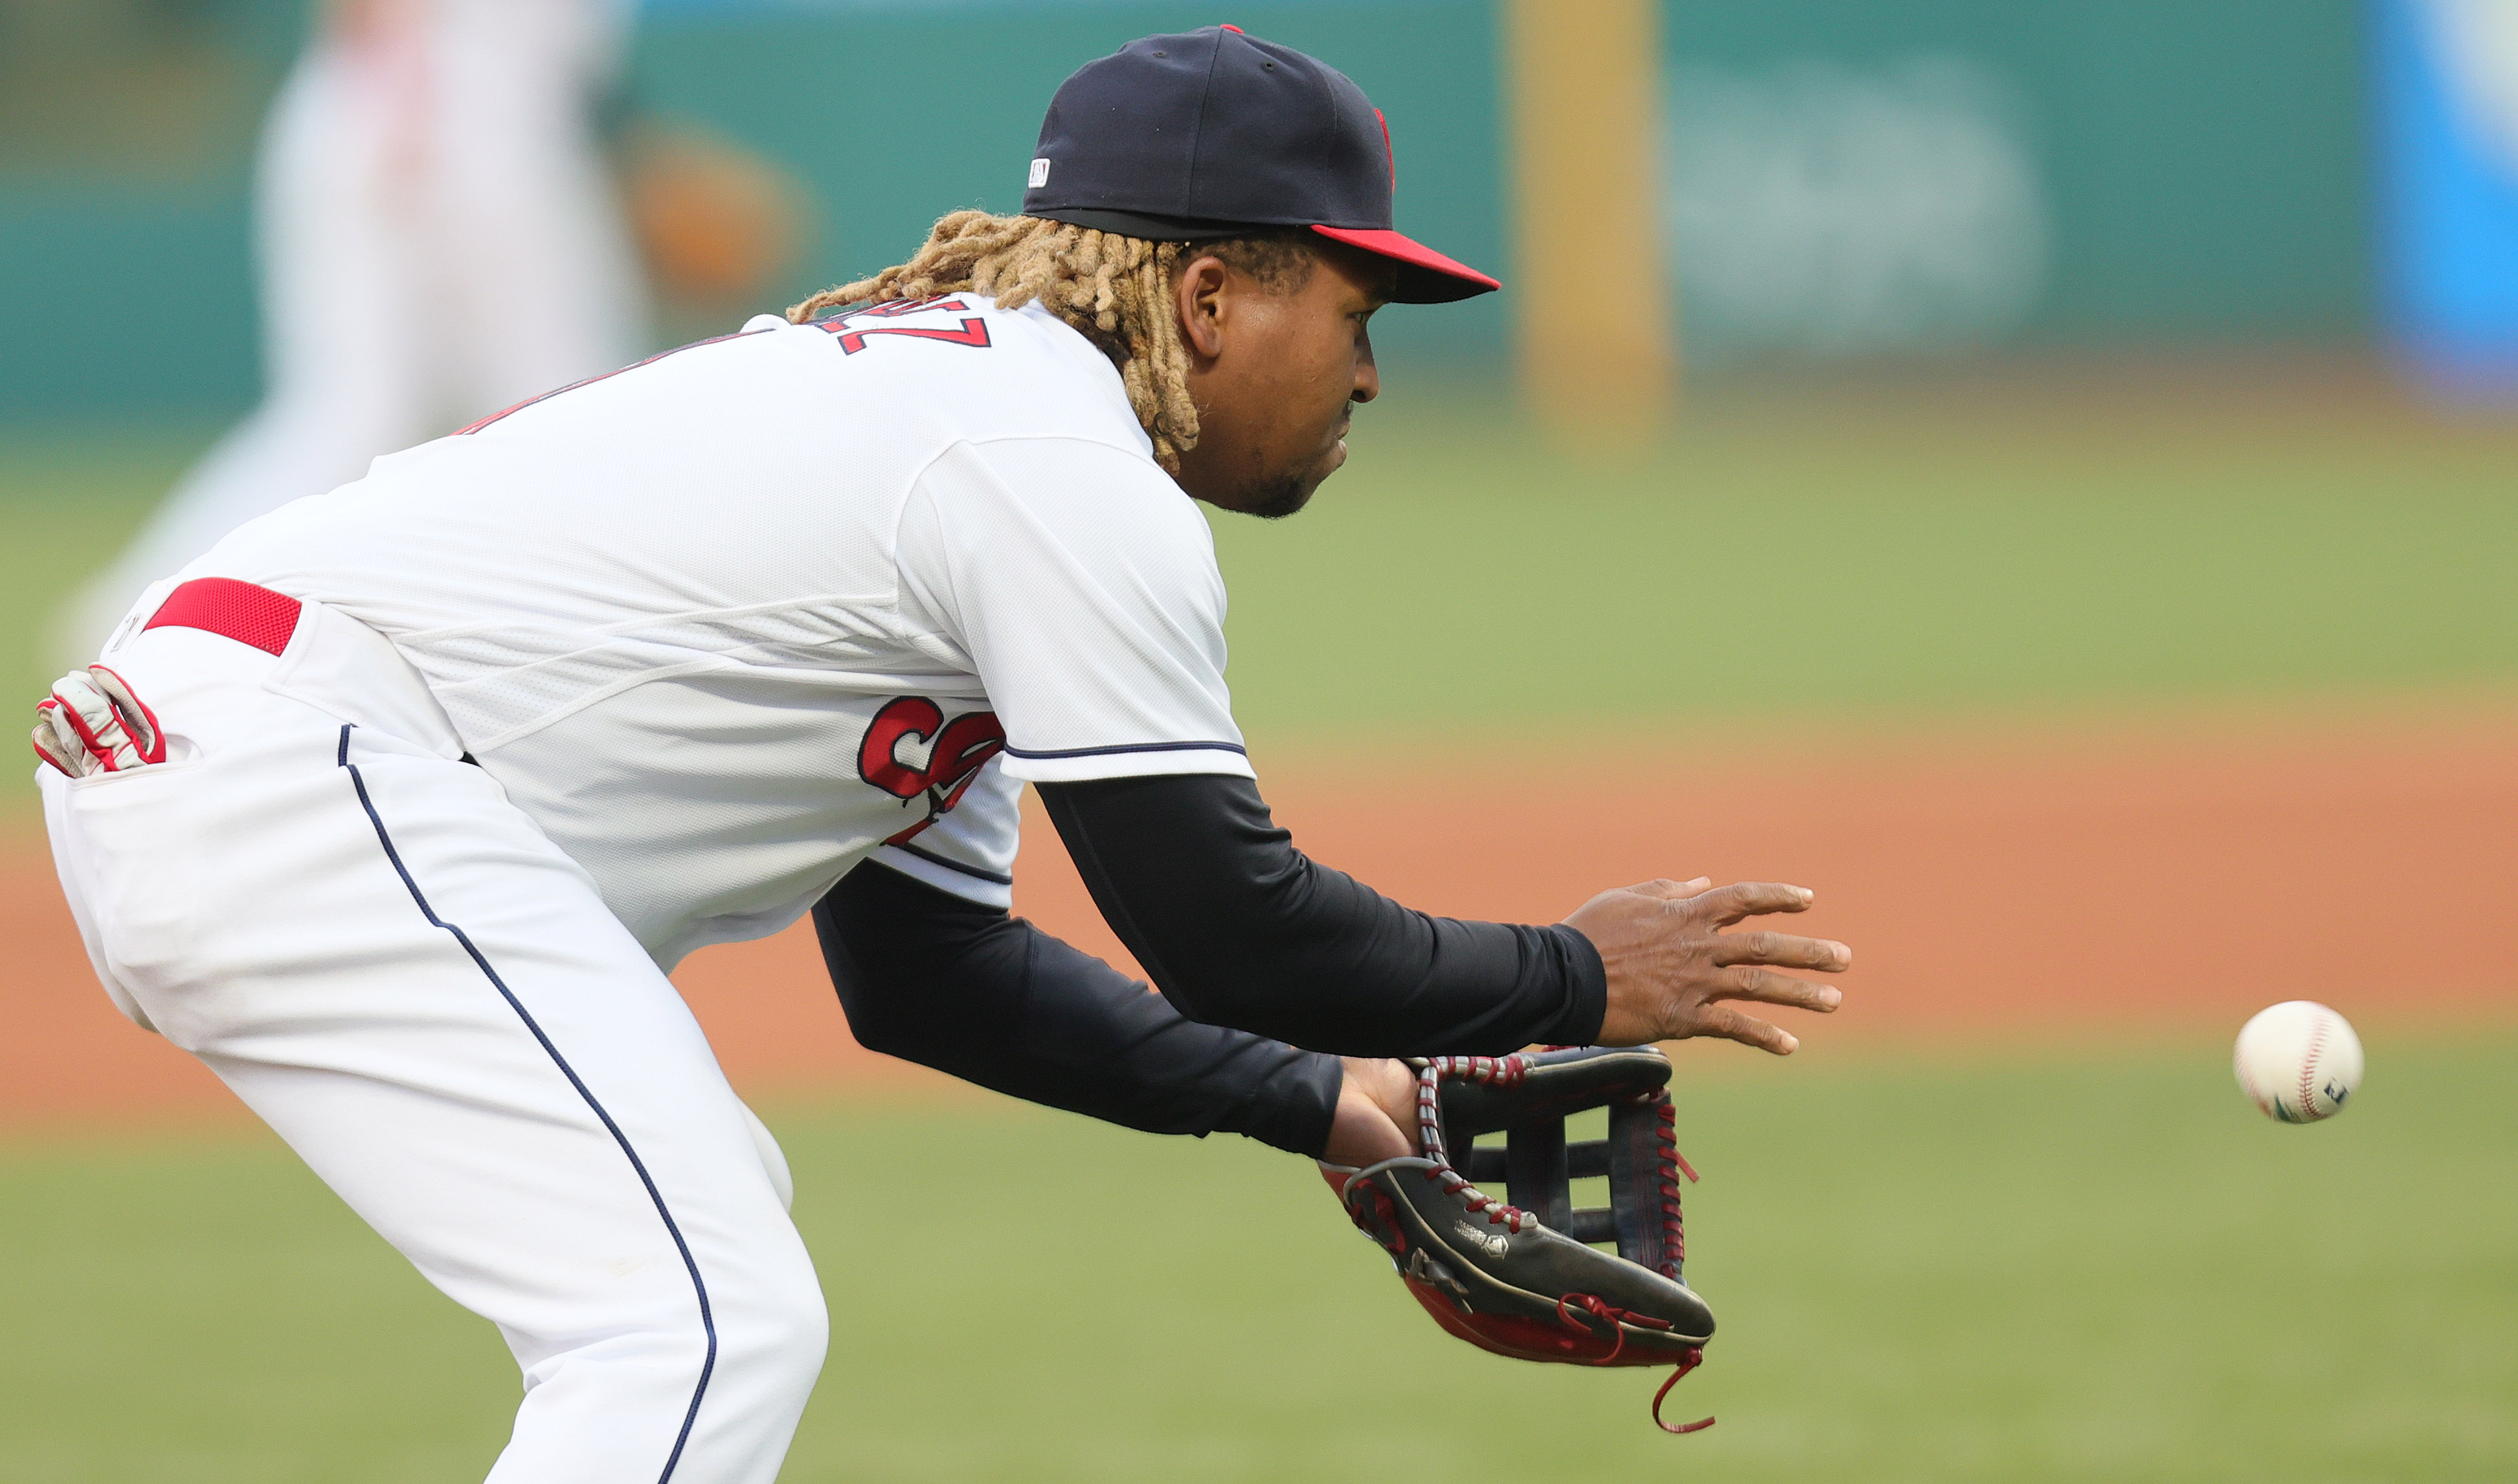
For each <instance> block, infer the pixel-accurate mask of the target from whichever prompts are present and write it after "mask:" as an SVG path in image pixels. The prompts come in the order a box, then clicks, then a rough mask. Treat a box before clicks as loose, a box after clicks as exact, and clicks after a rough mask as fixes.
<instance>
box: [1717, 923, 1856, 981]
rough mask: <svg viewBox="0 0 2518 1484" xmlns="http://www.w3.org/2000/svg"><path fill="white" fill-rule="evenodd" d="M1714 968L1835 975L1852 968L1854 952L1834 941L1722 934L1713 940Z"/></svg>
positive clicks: (1782, 935) (1770, 934)
mask: <svg viewBox="0 0 2518 1484" xmlns="http://www.w3.org/2000/svg"><path fill="white" fill-rule="evenodd" d="M1712 957H1713V961H1714V962H1715V963H1717V964H1772V965H1773V966H1775V967H1776V968H1778V969H1816V970H1818V971H1819V972H1821V973H1823V974H1834V973H1836V972H1837V971H1838V970H1841V969H1847V968H1850V967H1852V964H1853V950H1852V949H1851V948H1848V947H1846V946H1845V944H1843V943H1841V942H1837V941H1836V940H1834V939H1833V938H1795V937H1793V936H1791V935H1790V934H1787V933H1764V932H1759V933H1724V934H1722V935H1720V936H1718V937H1716V938H1715V939H1714V952H1713V955H1712Z"/></svg>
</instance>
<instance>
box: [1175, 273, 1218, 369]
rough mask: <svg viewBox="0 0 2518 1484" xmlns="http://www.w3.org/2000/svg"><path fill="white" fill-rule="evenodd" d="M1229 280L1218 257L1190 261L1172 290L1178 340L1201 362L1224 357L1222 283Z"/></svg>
mask: <svg viewBox="0 0 2518 1484" xmlns="http://www.w3.org/2000/svg"><path fill="white" fill-rule="evenodd" d="M1231 277H1232V274H1231V272H1230V271H1229V270H1228V269H1227V268H1226V267H1225V266H1224V260H1223V259H1222V258H1219V257H1199V258H1194V259H1192V260H1191V261H1190V263H1189V265H1188V266H1187V267H1185V268H1183V269H1182V270H1181V274H1180V283H1179V284H1178V286H1177V287H1176V288H1175V289H1174V290H1173V307H1174V310H1175V312H1177V313H1178V314H1179V316H1180V324H1181V339H1182V340H1183V341H1184V342H1185V343H1186V344H1187V345H1188V346H1189V351H1190V354H1191V355H1193V356H1195V357H1196V358H1198V359H1199V360H1201V361H1212V360H1214V359H1215V358H1216V357H1218V356H1220V355H1222V354H1224V317H1225V308H1226V284H1227V283H1228V282H1229V281H1230V279H1231Z"/></svg>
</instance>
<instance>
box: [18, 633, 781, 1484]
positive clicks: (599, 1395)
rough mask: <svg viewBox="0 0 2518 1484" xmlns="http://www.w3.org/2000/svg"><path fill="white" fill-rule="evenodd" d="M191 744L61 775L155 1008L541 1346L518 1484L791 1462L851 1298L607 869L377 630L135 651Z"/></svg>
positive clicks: (148, 641) (702, 1475)
mask: <svg viewBox="0 0 2518 1484" xmlns="http://www.w3.org/2000/svg"><path fill="white" fill-rule="evenodd" d="M109 663H111V664H112V666H113V667H114V669H115V670H116V672H117V673H119V674H120V675H121V676H123V677H125V678H126V679H127V680H128V681H129V682H130V684H131V686H132V687H133V688H134V689H135V690H136V691H137V692H138V693H139V694H140V695H141V696H142V697H143V698H144V699H146V700H147V702H148V703H149V704H150V705H151V706H152V708H154V710H155V712H156V715H157V717H158V719H159V720H160V722H161V723H162V724H163V726H164V728H165V730H166V731H167V733H168V735H169V755H168V761H167V762H165V763H163V764H156V765H153V766H150V767H146V768H140V769H135V770H131V771H125V772H118V773H100V774H97V775H95V776H91V777H86V778H80V779H75V780H73V779H69V778H65V777H64V776H62V775H61V774H59V773H57V772H55V771H53V770H52V769H50V768H45V769H43V791H44V803H45V817H46V822H47V824H48V825H49V827H50V830H51V834H52V841H53V850H54V856H55V860H56V862H57V864H58V865H59V867H60V871H61V878H62V885H63V889H64V891H65V892H66V893H67V895H68V896H69V900H70V905H71V907H72V910H73V912H74V913H75V915H76V917H77V920H78V924H79V930H80V932H81V934H82V936H83V937H84V938H85V939H86V942H87V947H88V951H89V954H90V956H91V958H92V959H93V960H94V961H95V964H96V969H97V973H98V975H99V977H100V978H101V979H103V981H104V982H105V984H106V987H107V989H108V991H109V993H110V994H111V995H112V996H113V999H114V1001H115V1003H116V1004H117V1005H118V1006H119V1007H121V1009H122V1010H123V1012H124V1013H125V1014H127V1015H129V1016H131V1017H132V1018H133V1019H134V1020H136V1021H138V1022H139V1023H140V1024H142V1025H144V1026H150V1027H152V1028H154V1029H156V1030H158V1031H160V1032H162V1033H163V1034H164V1035H165V1036H166V1037H167V1038H168V1039H169V1040H171V1041H173V1042H175V1044H177V1045H179V1046H182V1047H183V1048H185V1049H186V1050H188V1051H190V1052H192V1053H193V1054H195V1056H198V1057H199V1058H200V1059H201V1060H202V1061H203V1062H205V1063H207V1064H208V1065H209V1067H210V1068H211V1069H212V1070H214V1071H216V1072H217V1073H218V1075H219V1076H220V1077H221V1078H222V1079H224V1080H225V1081H226V1083H227V1084H228V1086H229V1087H231V1088H233V1089H234V1090H235V1091H236V1093H237V1095H238V1096H239V1097H240V1098H242V1099H243V1100H244V1101H245V1102H246V1103H247V1104H248V1105H250V1106H251V1107H252V1109H253V1110H254V1112H255V1113H259V1114H260V1115H261V1116H262V1117H263V1118H264V1119H265V1120H266V1121H267V1122H269V1123H270V1124H271V1126H272V1127H273V1128H274V1129H276V1130H277V1131H278V1132H279V1133H280V1135H281V1137H282V1138H283V1139H285V1140H286V1141H287V1142H288V1144H289V1146H290V1147H291V1148H293V1149H294V1150H296V1151H297V1153H298V1154H299V1155H300V1156H302V1157H304V1158H305V1160H306V1162H307V1163H308V1164H309V1165H311V1166H313V1168H314V1170H315V1172H316V1173H317V1174H318V1175H320V1176H322V1177H323V1179H324V1180H325V1182H326V1184H328V1185H330V1186H331V1188H332V1189H333V1190H334V1191H336V1192H338V1193H339V1194H340V1196H341V1198H342V1199H343V1200H347V1201H348V1202H349V1203H350V1205H351V1206H352V1207H353V1208H354V1209H355V1210H357V1211H358V1213H359V1214H360V1215H361V1216H363V1217H365V1218H366V1219H367V1221H368V1222H369V1224H370V1225H372V1226H373V1227H374V1228H375V1229H376V1230H377V1231H378V1232H379V1233H381V1234H382V1235H383V1236H384V1237H385V1239H386V1240H387V1241H388V1242H391V1243H392V1244H394V1246H395V1247H396V1248H398V1249H399V1250H401V1252H402V1253H403V1254H404V1255H405V1256H407V1257H409V1258H410V1259H411V1261H412V1263H413V1264H414V1265H416V1266H417V1267H418V1268H419V1270H420V1271H421V1272H422V1273H424V1274H426V1275H427V1277H428V1279H429V1281H430V1282H432V1283H434V1284H436V1285H437V1287H438V1288H441V1289H443V1290H444V1291H445V1292H446V1293H447V1294H448V1295H449V1296H451V1297H453V1298H454V1299H455V1300H456V1301H457V1302H458V1303H461V1304H462V1305H463V1306H464V1307H466V1308H468V1309H470V1310H472V1311H473V1312H474V1313H476V1314H479V1315H481V1316H483V1317H484V1318H487V1319H489V1320H491V1321H492V1322H493V1323H495V1324H497V1325H498V1326H499V1330H500V1331H501V1332H502V1333H503V1334H504V1335H505V1337H506V1339H507V1343H508V1345H509V1347H510V1348H511V1349H512V1350H513V1351H514V1353H515V1356H516V1360H517V1362H518V1364H519V1365H521V1366H522V1367H523V1371H524V1383H525V1396H524V1402H523V1405H522V1407H521V1408H520V1410H519V1411H518V1413H517V1415H516V1427H515V1432H514V1435H513V1437H512V1438H511V1440H510V1441H509V1443H508V1444H507V1447H506V1449H505V1450H504V1452H503V1453H501V1455H500V1456H499V1461H498V1464H497V1466H496V1467H495V1468H494V1469H493V1470H492V1471H491V1473H490V1478H491V1479H492V1480H493V1481H496V1484H523V1481H527V1480H530V1481H533V1484H574V1481H585V1484H595V1481H602V1484H624V1481H634V1480H649V1479H653V1480H657V1481H660V1484H671V1481H681V1484H703V1481H705V1484H769V1481H770V1480H771V1479H773V1478H774V1477H775V1476H776V1474H777V1472H778V1466H779V1462H780V1461H781V1459H782V1458H783V1457H784V1456H785V1453H786V1450H787V1445H788V1441H789V1438H790V1436H791V1435H792V1433H793V1432H794V1429H795V1426H796V1421H797V1419H798V1417H799V1416H800V1415H801V1413H802V1412H803V1406H804V1401H805V1397H806V1395H807V1393H808V1392H809V1391H810V1390H811V1389H812V1385H813V1381H814V1378H815V1376H816V1375H817V1374H818V1373H819V1371H820V1368H821V1362H822V1355H823V1350H824V1345H825V1342H826V1338H827V1320H826V1318H825V1315H824V1310H823V1304H822V1295H821V1289H820V1286H819V1284H818V1282H817V1281H816V1279H815V1276H814V1273H813V1267H812V1263H811V1260H810V1259H809V1258H808V1257H807V1256H806V1255H805V1251H804V1246H803V1242H802V1240H801V1239H800V1238H799V1237H798V1235H797V1233H796V1229H795V1227H794V1225H793V1224H792V1223H791V1222H790V1221H789V1219H788V1216H787V1212H786V1209H785V1207H784V1204H783V1202H782V1200H781V1194H780V1190H779V1185H780V1183H781V1182H782V1181H783V1178H784V1174H785V1171H784V1168H783V1165H781V1164H779V1162H778V1160H777V1157H776V1154H775V1146H774V1145H771V1144H768V1143H767V1140H766V1134H765V1132H762V1133H760V1134H758V1135H757V1134H756V1132H755V1131H756V1129H758V1123H757V1120H755V1119H753V1118H752V1116H751V1113H750V1112H749V1110H747V1109H746V1108H745V1107H744V1106H743V1104H742V1103H741V1101H740V1100H739V1099H737V1098H736V1096H735V1094H734V1091H733V1089H732V1088H731V1087H729V1086H728V1085H727V1083H726V1080H725V1076H724V1074H723V1073H722V1071H720V1070H719V1069H718V1067H717V1065H716V1058H715V1057H714V1056H713V1055H712V1054H711V1053H710V1050H709V1046H708V1042H707V1040H706V1039H705V1038H704V1037H703V1036H702V1034H701V1031H700V1027H699V1026H698V1024H697V1023H696V1022H695V1021H693V1020H692V1018H691V1015H690V1012H689V1011H688V1009H687V1008H686V1007H685V1006H684V1005H683V1003H682V1001H681V998H680V996H679V995H678V994H676V993H675V991H674V989H673V984H672V983H671V982H669V981H668V980H667V979H666V978H665V975H664V974H663V972H662V971H660V970H659V969H658V968H657V967H656V965H655V963H654V962H652V961H651V960H650V959H649V958H648V957H647V955H646V954H645V952H644V951H642V950H641V949H640V948H639V946H638V944H637V943H636V942H635V941H634V940H632V938H630V933H629V932H628V930H627V929H625V928H624V927H622V925H621V924H620V922H619V921H618V920H617V919H615V918H614V917H613V916H612V914H611V913H610V912H609V911H607V910H606V909H605V908H604V905H603V903H602V901H601V899H600V898H599V897H598V896H597V895H596V892H595V888H594V884H593V881H592V880H591V878H589V877H588V876H587V875H586V872H585V871H584V870H583V869H581V868H580V867H579V866H578V865H577V863H576V862H575V861H573V860H571V859H570V858H569V857H568V856H567V855H565V854H563V853H562V852H561V851H559V850H558V849H557V848H556V847H554V846H553V845H551V843H550V842H549V841H548V840H547V839H546V838H545V837H544V836H543V834H542V832H541V831H540V830H539V829H538V828H537V827H536V826H535V825H534V823H533V822H532V821H531V820H530V819H528V818H527V817H526V816H525V815H524V814H523V813H522V812H521V811H519V810H518V809H516V808H515V807H513V806H512V805H510V804H509V803H508V802H507V801H506V798H505V796H504V793H503V792H502V791H501V790H500V788H499V785H498V784H497V782H495V781H494V780H493V779H491V778H490V776H489V775H488V774H486V773H485V772H483V771H482V770H481V769H480V768H478V767H476V766H473V765H471V764H466V763H463V762H460V761H457V760H458V758H459V756H460V752H461V749H460V747H459V745H457V744H456V741H455V738H454V735H453V733H452V731H451V730H450V729H449V728H448V727H447V723H446V721H445V718H444V714H443V713H442V712H440V711H439V710H438V709H437V707H436V704H435V702H434V701H433V700H431V699H430V698H429V696H428V693H427V691H426V688H425V687H424V686H423V685H422V684H421V682H420V680H419V678H418V677H417V676H416V675H415V674H414V673H413V672H412V671H411V669H410V668H409V667H408V666H407V665H406V664H405V663H404V662H403V661H402V660H401V659H400V657H399V656H398V655H396V654H395V653H394V651H393V649H392V647H391V645H390V644H389V643H387V642H386V641H385V640H384V639H383V638H382V637H381V636H380V635H378V634H376V633H374V632H373V631H370V630H368V629H366V628H364V627H362V626H360V625H358V624H356V623H355V622H353V621H351V620H349V619H347V618H344V617H342V616H341V615H339V614H337V613H333V612H331V611H330V610H328V609H326V608H324V607H322V606H321V605H319V604H314V603H309V604H307V605H305V609H304V613H303V615H302V617H301V619H300V621H299V623H298V625H297V629H296V632H295V634H294V636H293V637H292V638H290V639H289V640H288V643H287V647H286V648H285V650H283V652H282V654H281V655H280V656H279V657H277V658H275V657H273V656H271V655H269V654H265V653H263V652H261V651H260V650H258V649H255V648H252V647H249V646H248V645H247V644H244V643H240V642H239V641H237V640H234V639H230V638H226V637H222V636H220V635H218V634H215V633H204V632H201V631H198V630H194V629H180V628H161V629H155V630H151V631H149V632H147V633H141V634H139V635H138V636H137V637H136V638H133V639H130V640H128V641H126V642H124V643H122V644H120V645H118V646H117V647H116V649H115V650H114V652H113V653H112V655H111V656H110V657H109Z"/></svg>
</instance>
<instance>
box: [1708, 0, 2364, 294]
mask: <svg viewBox="0 0 2518 1484" xmlns="http://www.w3.org/2000/svg"><path fill="white" fill-rule="evenodd" d="M1668 14H1669V21H1668V31H1667V35H1668V37H1669V46H1670V50H1671V57H1672V60H1673V61H1674V62H1675V63H1677V64H1679V65H1681V66H1687V65H1698V66H1706V65H1710V66H1713V67H1715V68H1724V69H1731V70H1734V71H1737V72H1741V73H1744V74H1747V75H1750V76H1753V77H1754V76H1757V75H1759V74H1761V73H1762V74H1767V75H1771V74H1772V73H1773V72H1774V71H1775V70H1776V69H1779V68H1784V67H1789V66H1792V65H1796V64H1808V63H1820V64H1827V65H1835V66H1838V67H1841V68H1845V69H1848V70H1850V71H1853V72H1855V73H1856V74H1858V73H1859V72H1860V71H1861V70H1863V69H1866V68H1868V69H1877V68H1881V67H1884V66H1889V65H1895V64H1897V63H1900V62H1917V61H1927V62H1929V61H1955V62H1958V63H1961V64H1965V65H1969V66H1971V67H1972V68H1973V69H1974V70H1975V72H1977V73H1978V74H1979V75H1981V76H1982V77H1984V78H1986V79H1987V80H1989V81H1991V82H1992V83H1993V84H1994V85H1996V86H1997V87H1998V88H1999V89H2000V90H2001V91H2002V92H2003V93H2004V94H2006V95H2007V98H2006V99H2005V105H2006V109H2007V111H2009V112H2011V113H2013V114H2014V115H2015V118H2016V122H2017V126H2018V128H2019V131H2020V133H2021V135H2022V136H2023V142H2024V144H2025V146H2026V149H2027V151H2028V153H2029V155H2030V157H2031V160H2032V162H2033V165H2034V168H2035V170H2036V173H2037V176H2038V178H2039V179H2038V184H2039V187H2040V189H2041V191H2042V195H2043V197H2044V204H2045V207H2046V212H2047V217H2048V229H2049V230H2048V239H2049V244H2048V261H2047V263H2046V267H2045V271H2044V274H2043V276H2042V287H2041V289H2040V291H2039V292H2038V294H2037V296H2036V299H2035V302H2034V303H2033V304H2032V305H2031V306H2030V312H2029V314H2028V316H2027V318H2026V321H2025V323H2024V324H2023V325H2022V326H2021V329H2022V331H2023V332H2024V333H2026V334H2028V335H2030V336H2031V337H2033V338H2041V339H2050V340H2051V339H2062V340H2066V341H2088V340H2120V339H2131V338H2152V337H2159V336H2167V337H2173V338H2179V339H2194V338H2229V337H2238V338H2258V337H2264V336H2289V335H2311V336H2319V337H2329V336H2337V335H2344V334H2355V333H2360V332H2362V331H2363V330H2365V329H2366V326H2367V324H2368V322H2369V319H2370V307H2369V306H2370V301H2371V293H2372V289H2371V284H2370V272H2371V269H2370V249H2369V240H2370V225H2369V207H2368V204H2367V202H2368V200H2369V195H2370V193H2369V188H2368V186H2367V184H2366V181H2367V176H2368V169H2369V162H2368V159H2367V153H2368V149H2367V144H2366V123H2365V115H2366V104H2365V98H2366V81H2365V77H2364V72H2365V65H2364V53H2365V51H2366V37H2365V35H2364V32H2363V19H2362V11H2361V4H2360V0H2033V3H2021V0H1897V3H1895V4H1884V3H1881V0H1756V3H1755V4H1741V3H1738V0H1668Z"/></svg>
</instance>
